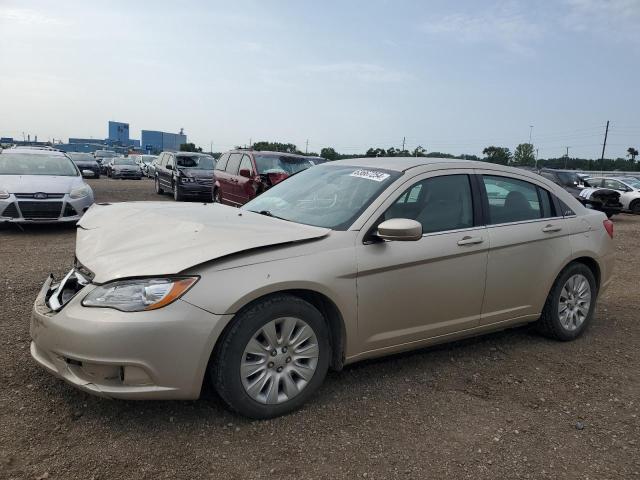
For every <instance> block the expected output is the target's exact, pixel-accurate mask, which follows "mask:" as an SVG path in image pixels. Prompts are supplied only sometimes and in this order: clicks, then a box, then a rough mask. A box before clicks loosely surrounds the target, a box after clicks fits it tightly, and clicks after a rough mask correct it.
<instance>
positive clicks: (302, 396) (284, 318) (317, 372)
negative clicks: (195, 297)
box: [210, 295, 330, 419]
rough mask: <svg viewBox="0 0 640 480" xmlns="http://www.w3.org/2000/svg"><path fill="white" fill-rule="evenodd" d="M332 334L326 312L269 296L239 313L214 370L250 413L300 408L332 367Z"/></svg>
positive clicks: (227, 393) (221, 386)
mask: <svg viewBox="0 0 640 480" xmlns="http://www.w3.org/2000/svg"><path fill="white" fill-rule="evenodd" d="M328 338H329V333H328V329H327V325H326V323H325V321H324V318H323V317H322V314H321V313H320V312H319V311H318V310H317V309H316V308H315V307H314V306H313V305H311V304H309V303H307V302H305V301H304V300H302V299H300V298H298V297H294V296H291V295H278V296H274V297H271V298H269V299H267V300H263V301H261V302H259V303H257V304H255V305H253V306H252V307H250V308H249V309H247V310H244V311H243V312H241V313H239V314H238V315H236V318H235V319H234V324H233V325H232V327H231V328H230V329H229V331H228V332H227V333H226V334H225V335H224V337H223V338H222V339H221V340H220V342H221V343H220V346H219V348H218V351H217V355H216V356H215V358H214V359H213V362H212V365H211V368H210V375H211V378H212V380H213V384H214V385H215V386H216V390H217V391H218V394H219V395H220V397H221V398H222V399H223V400H224V401H225V402H226V403H227V405H228V406H229V407H230V408H232V409H233V410H235V411H237V412H238V413H240V414H242V415H245V416H247V417H250V418H255V419H264V418H272V417H276V416H279V415H283V414H286V413H289V412H291V411H293V410H295V409H297V408H299V407H300V406H301V405H302V404H303V403H304V402H305V401H307V399H308V398H309V397H310V396H311V395H313V394H314V393H315V391H316V390H317V389H318V388H319V387H320V385H321V384H322V381H323V380H324V377H325V375H326V373H327V369H328V367H329V350H330V349H329V340H328Z"/></svg>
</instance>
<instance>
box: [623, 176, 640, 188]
mask: <svg viewBox="0 0 640 480" xmlns="http://www.w3.org/2000/svg"><path fill="white" fill-rule="evenodd" d="M624 183H626V184H627V185H629V186H630V187H631V188H634V189H636V190H638V189H640V180H636V179H635V178H625V180H624Z"/></svg>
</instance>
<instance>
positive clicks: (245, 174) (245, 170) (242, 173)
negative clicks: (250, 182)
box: [238, 168, 251, 178]
mask: <svg viewBox="0 0 640 480" xmlns="http://www.w3.org/2000/svg"><path fill="white" fill-rule="evenodd" d="M238 173H239V174H240V176H241V177H245V178H251V171H250V170H249V169H248V168H241V169H240V171H239V172H238Z"/></svg>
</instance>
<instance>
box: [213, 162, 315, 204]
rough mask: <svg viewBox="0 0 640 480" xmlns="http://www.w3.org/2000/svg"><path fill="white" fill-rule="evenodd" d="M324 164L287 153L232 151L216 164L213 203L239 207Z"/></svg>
mask: <svg viewBox="0 0 640 480" xmlns="http://www.w3.org/2000/svg"><path fill="white" fill-rule="evenodd" d="M324 161H325V160H324V159H323V158H318V157H305V156H302V155H293V154H290V153H280V152H258V151H255V150H232V151H230V152H227V153H225V154H223V155H221V156H220V158H219V159H218V163H217V164H216V169H215V172H214V177H215V181H214V183H213V198H214V201H215V202H218V203H225V204H227V205H233V206H237V207H239V206H241V205H244V204H245V203H247V202H248V201H249V200H251V199H253V198H255V197H256V196H258V195H260V194H261V193H262V192H264V191H265V190H267V189H269V188H271V187H272V186H273V185H275V184H276V183H278V182H281V181H282V180H284V179H285V178H287V177H289V176H291V175H293V174H296V173H298V172H301V171H302V170H306V169H307V168H309V167H312V166H313V165H316V164H317V163H321V162H324Z"/></svg>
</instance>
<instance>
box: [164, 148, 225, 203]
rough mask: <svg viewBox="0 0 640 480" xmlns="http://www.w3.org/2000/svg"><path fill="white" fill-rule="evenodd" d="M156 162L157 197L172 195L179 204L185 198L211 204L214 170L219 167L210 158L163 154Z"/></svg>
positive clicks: (182, 153)
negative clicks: (203, 199) (201, 199)
mask: <svg viewBox="0 0 640 480" xmlns="http://www.w3.org/2000/svg"><path fill="white" fill-rule="evenodd" d="M154 162H155V184H156V193H158V194H163V193H164V192H165V191H167V192H171V193H173V198H174V199H175V200H176V201H177V202H179V201H182V200H184V199H185V198H186V197H204V198H206V199H207V200H211V188H212V186H213V169H214V167H215V166H216V160H215V158H213V157H212V156H211V155H205V154H204V153H191V152H162V153H161V154H160V156H159V157H158V158H157V159H156V160H154Z"/></svg>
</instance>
